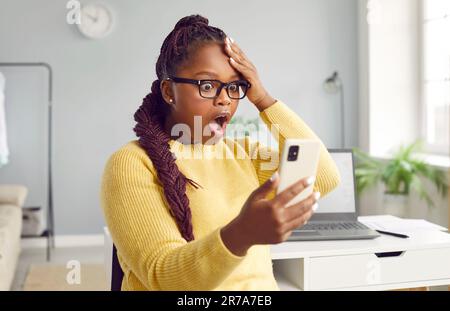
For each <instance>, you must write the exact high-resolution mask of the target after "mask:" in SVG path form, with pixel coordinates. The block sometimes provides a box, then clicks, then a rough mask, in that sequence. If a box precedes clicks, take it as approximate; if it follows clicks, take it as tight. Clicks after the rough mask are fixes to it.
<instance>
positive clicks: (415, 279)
mask: <svg viewBox="0 0 450 311" xmlns="http://www.w3.org/2000/svg"><path fill="white" fill-rule="evenodd" d="M408 235H409V236H410V238H409V239H402V238H397V237H392V236H387V235H382V236H381V237H379V238H376V239H374V240H352V241H350V240H349V241H311V242H300V241H299V242H284V243H281V244H276V245H272V246H271V252H272V262H273V268H274V274H275V278H276V280H277V282H278V284H279V287H280V289H281V290H390V289H400V288H412V287H422V286H437V285H448V284H450V234H448V233H446V232H441V231H437V230H436V231H422V232H419V231H416V232H411V233H409V234H408ZM392 252H399V253H398V254H391V255H392V256H390V257H378V256H377V255H376V254H378V255H380V253H382V254H383V253H384V254H385V255H387V254H386V253H392Z"/></svg>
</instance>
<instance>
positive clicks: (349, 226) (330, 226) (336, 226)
mask: <svg viewBox="0 0 450 311" xmlns="http://www.w3.org/2000/svg"><path fill="white" fill-rule="evenodd" d="M355 229H369V228H368V227H367V226H365V225H363V224H362V223H360V222H354V221H352V222H330V223H307V224H306V225H304V226H303V227H301V228H299V229H295V230H294V231H303V230H315V231H319V230H355Z"/></svg>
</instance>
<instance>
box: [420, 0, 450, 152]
mask: <svg viewBox="0 0 450 311" xmlns="http://www.w3.org/2000/svg"><path fill="white" fill-rule="evenodd" d="M422 8H423V10H422V16H421V18H422V52H423V58H422V79H421V83H422V113H421V117H422V122H421V123H422V137H423V139H424V141H425V142H426V147H427V150H428V151H429V152H430V153H435V154H442V155H449V148H450V147H449V142H450V127H449V119H450V1H449V0H422Z"/></svg>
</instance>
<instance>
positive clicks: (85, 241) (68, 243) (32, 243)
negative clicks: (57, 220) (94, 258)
mask: <svg viewBox="0 0 450 311" xmlns="http://www.w3.org/2000/svg"><path fill="white" fill-rule="evenodd" d="M103 245H104V237H103V234H83V235H56V236H55V247H87V246H103ZM21 247H22V248H44V247H47V238H46V237H39V238H26V239H22V240H21Z"/></svg>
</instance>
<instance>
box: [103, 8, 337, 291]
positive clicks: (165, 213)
mask: <svg viewBox="0 0 450 311" xmlns="http://www.w3.org/2000/svg"><path fill="white" fill-rule="evenodd" d="M156 75H157V77H158V79H157V80H155V81H154V82H153V84H152V86H151V92H150V94H148V95H147V96H146V97H145V98H144V100H143V103H142V105H141V107H139V109H138V110H137V112H136V114H135V121H136V122H137V124H136V126H135V128H134V130H135V132H136V135H137V136H138V138H139V139H138V140H133V141H131V142H129V143H127V144H126V145H124V146H123V147H122V148H120V149H119V150H118V151H116V152H115V153H114V154H113V155H112V156H111V157H110V159H109V160H108V162H107V164H106V167H105V171H104V176H103V182H102V190H101V200H102V208H103V212H104V215H105V218H106V223H107V225H108V227H109V230H110V232H111V236H112V238H113V241H114V243H115V245H116V248H117V254H118V258H119V262H120V265H121V267H122V270H123V271H124V278H123V281H122V290H279V288H278V286H277V283H276V281H275V278H274V275H273V270H272V261H271V256H270V244H276V243H281V242H283V241H285V240H286V239H287V238H288V237H289V235H290V234H291V232H292V230H293V229H295V228H298V227H300V226H302V225H303V224H304V223H306V221H307V220H308V219H309V218H310V217H311V215H312V213H313V209H315V208H317V203H316V201H317V200H318V197H319V196H320V193H321V194H322V195H325V194H326V193H328V192H330V191H331V190H333V189H334V188H335V187H336V186H337V185H338V183H339V180H340V179H339V173H338V171H337V168H336V166H335V163H334V162H333V160H332V159H331V156H330V155H329V153H328V151H327V149H326V147H325V146H324V145H323V143H322V142H321V155H320V160H319V166H318V172H317V178H316V179H315V180H316V182H315V184H314V190H315V191H316V192H315V193H314V194H312V195H311V196H309V197H308V198H306V199H305V200H303V201H302V202H299V203H297V204H295V205H292V206H289V208H285V206H287V205H288V202H289V201H290V200H291V199H292V198H293V197H294V196H295V195H296V194H298V193H300V192H301V191H302V190H303V189H304V188H305V187H307V186H308V185H310V184H311V183H313V182H314V177H315V176H313V178H309V179H306V178H305V179H302V180H300V181H299V182H297V183H296V184H294V185H292V186H291V187H290V188H289V189H287V190H285V191H284V192H282V193H280V194H278V195H276V187H277V185H278V183H279V181H278V175H277V173H276V169H277V165H271V164H273V159H278V156H279V151H281V147H282V146H283V142H284V140H285V139H286V138H312V139H317V140H319V141H320V139H319V138H318V137H317V136H316V135H315V134H314V132H313V131H312V130H311V129H310V128H309V127H308V126H307V125H306V124H305V123H304V122H303V120H302V119H301V118H300V117H299V116H298V115H296V114H295V112H293V111H292V110H291V109H290V108H288V107H287V106H286V105H285V104H284V103H283V102H281V101H280V100H277V99H274V98H273V97H272V96H271V95H270V94H269V93H268V92H267V91H266V89H265V88H264V87H263V85H262V83H261V81H260V79H259V77H258V73H257V70H256V68H255V66H254V65H253V64H252V63H251V62H250V60H249V59H248V57H247V56H246V55H245V54H244V52H243V51H242V50H241V49H240V48H239V46H238V45H237V43H236V42H234V41H233V40H232V39H231V38H228V37H227V36H226V35H225V33H224V32H223V31H222V30H220V29H218V28H216V27H212V26H210V25H209V24H208V19H206V18H205V17H202V16H199V15H191V16H186V17H184V18H182V19H181V20H180V21H178V23H177V24H176V25H175V28H174V29H173V30H172V32H170V33H169V35H168V36H167V37H166V39H165V40H164V42H163V44H162V47H161V52H160V55H159V57H158V60H157V63H156ZM244 96H247V97H248V99H249V101H250V102H251V103H253V105H255V107H256V108H257V109H258V110H259V111H260V117H261V118H262V120H263V121H264V122H265V124H266V125H267V126H268V127H271V126H272V125H277V126H278V130H279V146H280V148H279V149H280V150H272V149H270V148H268V147H264V146H263V145H262V144H260V143H259V142H252V141H251V140H250V139H248V138H243V139H229V138H225V137H224V132H225V128H226V126H227V123H228V122H229V121H230V118H231V117H232V116H233V114H234V113H235V112H236V109H237V108H238V104H239V99H242V98H243V97H244ZM199 128H200V131H199V130H198V129H199ZM180 129H185V130H186V129H187V130H190V132H191V133H194V135H184V134H183V133H181V132H183V131H180ZM184 132H185V131H184ZM180 133H181V135H180ZM219 154H221V155H222V156H217V155H219ZM187 155H188V156H187ZM206 155H208V156H206ZM211 155H215V156H211ZM223 155H225V156H223ZM237 155H240V156H237ZM276 164H277V163H276ZM271 176H272V177H271Z"/></svg>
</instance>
